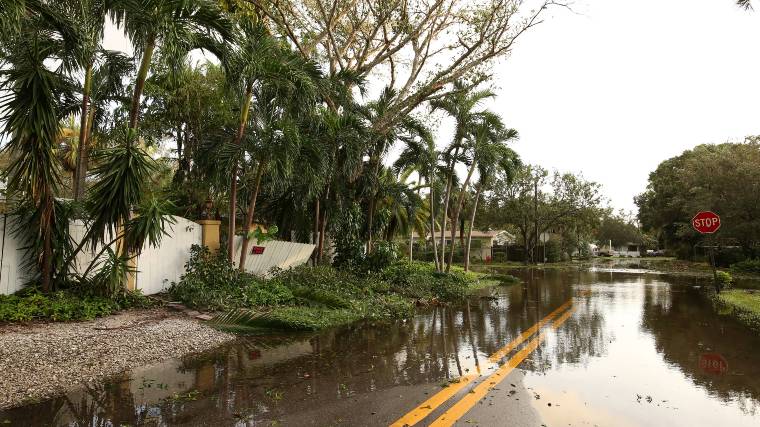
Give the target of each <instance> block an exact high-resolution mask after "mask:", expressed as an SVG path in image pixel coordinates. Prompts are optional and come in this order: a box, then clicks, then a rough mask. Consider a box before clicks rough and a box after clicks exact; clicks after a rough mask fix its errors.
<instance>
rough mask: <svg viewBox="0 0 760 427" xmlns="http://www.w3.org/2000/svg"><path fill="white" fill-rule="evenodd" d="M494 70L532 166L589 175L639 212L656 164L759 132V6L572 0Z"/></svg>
mask: <svg viewBox="0 0 760 427" xmlns="http://www.w3.org/2000/svg"><path fill="white" fill-rule="evenodd" d="M574 1H575V3H574V5H573V10H574V11H575V12H576V13H572V12H569V11H565V10H563V9H556V10H555V11H554V12H553V13H552V14H551V16H550V17H549V18H548V19H546V21H545V22H544V23H543V24H541V25H540V26H539V27H537V28H534V29H533V30H532V31H531V32H530V33H527V34H525V36H524V38H522V39H521V40H519V41H518V43H517V46H516V48H515V50H514V53H513V55H512V56H511V57H510V58H509V59H507V60H506V61H504V62H503V64H501V65H500V66H498V67H497V68H496V84H497V85H499V86H500V87H501V88H500V90H499V91H498V93H499V97H498V99H497V100H496V102H495V103H494V105H493V106H491V108H493V109H494V110H496V111H498V112H499V113H501V115H502V116H503V118H504V119H505V121H506V123H508V124H509V126H510V127H514V128H516V129H517V130H518V131H519V132H520V135H521V139H520V141H519V142H518V143H516V144H515V146H514V148H515V149H516V150H517V151H518V153H520V155H521V156H522V157H523V159H524V160H525V161H526V162H529V163H537V164H540V165H542V166H544V167H546V168H549V169H553V168H556V169H559V170H561V171H572V172H582V173H583V175H584V176H585V177H586V178H587V179H590V180H593V181H597V182H599V183H601V184H603V186H604V187H603V191H604V193H605V194H606V196H607V197H608V198H609V199H611V202H612V206H614V207H615V208H624V209H626V210H629V209H630V210H634V209H635V205H634V204H633V196H634V195H636V194H638V193H640V192H642V191H643V190H644V188H645V186H646V182H647V177H648V174H649V172H650V171H652V170H654V169H655V168H656V167H657V165H658V164H659V163H660V162H661V161H662V160H664V159H666V158H668V157H672V156H674V155H677V154H680V153H681V152H682V151H683V150H685V149H689V148H691V147H694V146H695V145H698V144H701V143H720V142H725V141H727V140H732V141H739V140H742V139H743V138H744V136H746V135H751V134H760V105H759V104H758V102H757V100H759V99H760V80H759V79H758V75H760V56H759V55H758V54H757V51H758V48H759V47H760V12H754V13H749V12H746V11H743V10H741V9H739V8H738V7H736V5H735V1H734V0H636V1H633V0H574Z"/></svg>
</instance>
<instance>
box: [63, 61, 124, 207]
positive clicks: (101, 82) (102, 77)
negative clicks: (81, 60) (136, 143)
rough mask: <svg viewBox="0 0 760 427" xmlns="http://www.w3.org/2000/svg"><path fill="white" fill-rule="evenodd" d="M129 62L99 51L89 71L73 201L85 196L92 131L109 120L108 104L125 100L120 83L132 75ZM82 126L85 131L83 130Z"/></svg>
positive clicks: (92, 144)
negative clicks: (107, 118)
mask: <svg viewBox="0 0 760 427" xmlns="http://www.w3.org/2000/svg"><path fill="white" fill-rule="evenodd" d="M132 69H133V67H132V60H131V58H129V57H128V56H126V55H124V54H123V53H121V52H116V51H112V50H106V49H102V50H100V51H99V52H98V54H97V58H96V63H95V64H94V65H90V69H89V70H88V72H89V74H90V76H89V82H86V83H85V86H84V87H85V88H86V90H85V89H83V96H82V97H83V98H85V97H86V98H87V102H86V103H85V102H83V103H82V112H81V114H82V116H84V118H83V119H81V122H80V129H79V139H78V140H77V147H76V148H77V150H76V168H75V172H74V182H73V189H74V200H82V199H83V198H84V193H85V180H86V177H87V170H88V166H89V158H90V151H91V149H92V148H93V147H95V146H96V140H95V138H94V136H93V130H95V131H97V130H98V128H99V126H100V125H102V124H104V121H105V119H106V117H107V116H108V107H109V104H110V103H111V102H121V101H123V100H124V86H123V85H122V80H123V79H124V77H126V76H127V75H128V74H129V73H131V72H132ZM82 126H84V128H82Z"/></svg>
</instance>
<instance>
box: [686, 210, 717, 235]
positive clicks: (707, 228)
mask: <svg viewBox="0 0 760 427" xmlns="http://www.w3.org/2000/svg"><path fill="white" fill-rule="evenodd" d="M691 226H692V227H694V229H695V230H697V231H699V232H700V233H702V234H712V233H715V232H716V231H718V229H719V228H720V217H719V216H718V215H717V214H716V213H715V212H710V211H702V212H700V213H698V214H696V215H694V218H692V220H691Z"/></svg>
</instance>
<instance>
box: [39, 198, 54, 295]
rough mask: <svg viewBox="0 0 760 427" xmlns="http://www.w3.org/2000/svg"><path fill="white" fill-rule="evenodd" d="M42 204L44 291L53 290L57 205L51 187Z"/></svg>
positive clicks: (42, 278) (42, 279)
mask: <svg viewBox="0 0 760 427" xmlns="http://www.w3.org/2000/svg"><path fill="white" fill-rule="evenodd" d="M40 202H41V204H42V206H40V208H41V210H42V215H41V222H42V227H43V228H42V234H43V237H42V240H43V243H42V277H41V278H40V279H41V282H42V292H50V291H52V290H53V289H52V276H53V242H52V238H53V236H52V232H53V223H54V216H55V207H54V205H53V203H54V202H53V196H52V194H50V188H47V189H46V190H45V195H44V196H43V197H42V200H41V201H40Z"/></svg>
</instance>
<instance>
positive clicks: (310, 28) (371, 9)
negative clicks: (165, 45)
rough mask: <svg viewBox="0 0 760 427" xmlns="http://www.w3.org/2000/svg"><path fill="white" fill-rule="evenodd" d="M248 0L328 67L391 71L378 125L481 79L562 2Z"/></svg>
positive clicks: (329, 69)
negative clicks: (390, 99)
mask: <svg viewBox="0 0 760 427" xmlns="http://www.w3.org/2000/svg"><path fill="white" fill-rule="evenodd" d="M247 1H248V2H250V3H252V4H254V5H255V6H256V7H257V10H258V11H259V13H260V14H262V15H264V16H266V17H267V19H268V22H269V23H270V25H272V26H273V27H274V28H275V30H276V32H278V33H279V34H281V35H282V36H283V37H285V38H286V39H287V40H288V41H289V43H291V44H292V45H293V46H294V47H295V49H296V50H298V52H300V53H301V54H302V55H303V56H304V57H306V58H310V59H315V60H317V61H319V63H320V64H323V66H324V67H325V69H326V70H327V74H328V75H330V76H332V75H334V74H336V73H341V72H351V73H354V74H355V75H358V76H361V77H367V76H369V75H371V74H372V73H373V72H377V71H378V70H384V71H387V72H388V73H389V74H390V75H389V81H390V87H391V88H392V89H393V90H394V91H395V92H396V93H397V94H398V95H397V96H396V97H395V98H394V100H393V102H392V103H391V104H390V105H389V106H388V108H387V109H386V110H385V112H384V114H383V117H382V118H381V119H380V120H376V121H374V122H373V124H372V127H373V128H374V129H375V130H378V131H380V132H382V131H384V130H385V129H387V128H389V127H392V126H393V125H394V124H395V123H396V122H397V121H398V119H399V118H403V117H406V116H407V115H409V113H411V112H412V111H414V110H415V109H417V108H418V107H419V106H420V105H423V104H425V103H427V102H428V101H431V100H434V99H438V98H441V97H443V96H445V95H446V94H447V93H449V92H450V91H452V90H454V89H452V87H451V84H452V83H454V82H455V81H458V80H462V81H467V82H469V83H468V84H467V85H468V86H469V87H475V86H477V85H478V84H479V83H481V82H482V81H483V80H484V79H486V78H487V77H488V76H489V70H490V67H491V66H492V65H493V64H494V63H495V62H496V61H498V60H499V59H500V58H503V57H505V56H508V55H509V53H510V52H511V50H512V48H513V46H514V44H515V43H516V42H517V40H518V39H520V37H521V36H522V35H523V34H525V32H526V31H528V30H529V29H531V28H532V27H534V26H536V25H538V24H539V23H541V22H542V17H543V14H544V13H545V11H546V10H547V9H548V8H549V7H551V6H552V5H555V4H561V3H558V2H557V1H556V0H541V1H539V2H538V3H537V4H536V5H535V7H533V6H528V5H527V4H524V2H523V1H522V0H475V1H469V0H439V1H433V2H429V1H424V0H411V1H407V0H390V1H386V2H383V3H382V7H378V6H377V2H376V1H374V0H335V1H333V2H330V3H326V2H324V1H315V2H299V1H294V0H287V1H277V2H265V1H262V0H247ZM529 8H530V9H529ZM454 34H455V35H456V36H453V35H454Z"/></svg>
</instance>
